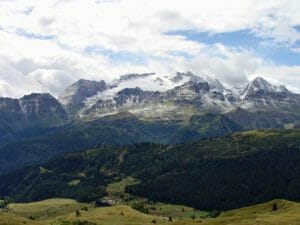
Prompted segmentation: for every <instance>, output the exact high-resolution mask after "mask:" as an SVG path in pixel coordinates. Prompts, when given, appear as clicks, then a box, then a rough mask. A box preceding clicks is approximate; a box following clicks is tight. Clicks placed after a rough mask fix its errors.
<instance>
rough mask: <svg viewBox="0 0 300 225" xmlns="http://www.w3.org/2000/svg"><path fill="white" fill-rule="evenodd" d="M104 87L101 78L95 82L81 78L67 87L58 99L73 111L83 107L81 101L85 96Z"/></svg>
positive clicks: (91, 94)
mask: <svg viewBox="0 0 300 225" xmlns="http://www.w3.org/2000/svg"><path fill="white" fill-rule="evenodd" d="M106 89H107V86H106V83H105V82H104V81H103V80H101V81H99V82H97V81H90V80H83V79H81V80H79V81H77V82H76V83H74V84H72V85H71V86H70V87H68V88H67V89H66V91H65V92H64V93H63V94H62V95H61V96H60V97H59V100H60V102H61V103H62V104H63V105H64V106H65V107H66V108H67V109H68V110H69V111H70V112H74V111H78V110H79V109H80V108H82V107H84V104H83V101H84V100H85V99H86V98H88V97H91V96H93V95H96V94H97V93H98V92H101V91H104V90H106Z"/></svg>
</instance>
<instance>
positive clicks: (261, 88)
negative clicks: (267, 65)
mask: <svg viewBox="0 0 300 225" xmlns="http://www.w3.org/2000/svg"><path fill="white" fill-rule="evenodd" d="M258 92H267V93H285V94H289V93H290V91H289V90H288V89H287V88H286V87H285V86H284V85H279V86H276V85H273V84H271V83H270V82H268V81H267V80H265V79H264V78H262V77H256V78H255V79H254V80H253V81H252V82H250V83H249V84H248V85H247V87H246V89H245V91H244V93H243V94H242V98H246V97H247V96H251V95H255V94H256V93H258Z"/></svg>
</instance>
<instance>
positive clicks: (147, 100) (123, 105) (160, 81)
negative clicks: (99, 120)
mask: <svg viewBox="0 0 300 225" xmlns="http://www.w3.org/2000/svg"><path fill="white" fill-rule="evenodd" d="M60 101H61V103H62V104H63V105H64V106H65V107H66V108H67V109H68V110H69V112H71V113H72V114H73V115H76V116H78V117H89V118H90V117H101V116H104V115H107V114H115V113H118V112H121V111H129V112H130V113H133V114H135V115H137V116H138V117H140V118H143V119H157V120H169V119H171V120H185V119H186V118H189V117H190V116H192V115H197V114H203V113H222V114H224V113H228V112H231V111H234V110H236V109H237V108H242V109H246V110H249V111H256V110H270V111H272V110H280V111H286V112H290V111H294V112H295V111H296V112H299V108H300V100H299V95H297V94H293V93H291V92H290V91H288V90H287V88H286V87H285V86H283V85H281V86H275V85H272V84H271V83H269V82H268V81H266V80H264V79H263V78H260V77H259V78H256V79H255V80H253V81H252V82H250V83H249V84H248V85H247V86H246V87H245V88H241V87H239V88H235V89H232V90H230V89H227V88H225V87H224V86H223V85H222V83H221V82H219V81H218V80H217V79H214V78H211V77H207V76H201V77H200V76H197V75H195V74H193V73H191V72H186V73H179V72H178V73H176V74H156V73H146V74H127V75H123V76H121V77H120V78H119V79H117V80H114V81H113V82H111V83H106V82H105V81H100V82H96V81H86V80H79V81H78V82H76V83H75V84H73V85H71V86H70V87H69V88H67V90H66V92H65V93H63V94H62V96H61V97H60Z"/></svg>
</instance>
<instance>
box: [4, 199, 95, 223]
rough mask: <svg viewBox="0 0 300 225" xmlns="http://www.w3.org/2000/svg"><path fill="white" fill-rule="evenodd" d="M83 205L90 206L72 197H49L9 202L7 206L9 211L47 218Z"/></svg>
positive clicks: (20, 214) (21, 214) (27, 216)
mask: <svg viewBox="0 0 300 225" xmlns="http://www.w3.org/2000/svg"><path fill="white" fill-rule="evenodd" d="M84 207H90V205H89V204H84V203H79V202H77V201H75V200H72V199H49V200H44V201H40V202H33V203H18V204H9V205H8V207H7V208H8V210H9V212H11V213H14V214H16V215H19V216H23V217H26V218H29V217H33V218H35V219H47V218H51V217H54V216H59V215H63V214H66V213H68V212H74V211H76V210H77V209H82V208H84Z"/></svg>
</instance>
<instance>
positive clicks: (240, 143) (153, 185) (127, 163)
mask: <svg viewBox="0 0 300 225" xmlns="http://www.w3.org/2000/svg"><path fill="white" fill-rule="evenodd" d="M299 161H300V131H299V130H283V131H249V132H243V133H236V134H232V135H229V136H226V137H224V138H215V139H207V140H202V141H197V142H190V143H186V144H180V145H176V146H169V145H164V144H147V143H141V144H133V145H128V146H123V147H110V146H106V147H102V148H95V149H91V150H87V151H83V152H77V153H72V154H67V155H65V156H61V157H57V158H55V159H53V160H51V161H49V162H47V163H46V164H44V165H42V167H39V166H31V167H28V168H26V169H22V170H18V171H16V172H14V173H12V174H9V175H7V176H2V177H0V179H1V184H0V193H1V195H2V196H3V197H5V196H9V197H11V198H13V199H14V200H15V201H33V200H40V199H46V198H50V197H72V198H75V199H78V200H80V201H92V200H95V199H98V198H100V197H102V196H104V195H105V194H106V189H105V187H106V186H107V185H108V184H109V183H111V182H112V181H116V180H118V179H122V178H123V177H128V176H132V177H134V178H137V179H139V180H140V183H137V184H134V185H132V186H130V187H127V191H128V192H130V193H131V194H134V195H138V196H143V197H147V198H148V199H150V200H154V201H162V202H169V203H180V204H185V205H189V206H193V207H195V208H199V209H218V210H224V209H232V208H238V207H241V206H245V205H250V204H255V203H259V202H264V201H267V200H271V199H274V198H286V199H291V200H300V164H299Z"/></svg>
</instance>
